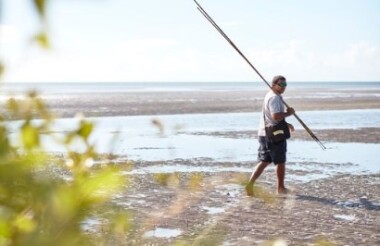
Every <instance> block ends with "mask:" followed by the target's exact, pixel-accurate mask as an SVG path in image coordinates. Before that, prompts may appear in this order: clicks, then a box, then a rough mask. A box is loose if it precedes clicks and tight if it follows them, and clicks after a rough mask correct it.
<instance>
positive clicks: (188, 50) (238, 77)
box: [4, 38, 380, 82]
mask: <svg viewBox="0 0 380 246" xmlns="http://www.w3.org/2000/svg"><path fill="white" fill-rule="evenodd" d="M246 56H247V57H248V59H250V60H251V62H252V63H253V65H254V66H255V67H256V68H257V69H258V70H259V71H260V73H261V74H262V75H263V76H264V77H265V78H266V79H267V80H270V79H271V78H272V77H273V76H274V75H277V74H283V75H285V76H286V77H287V78H288V79H289V80H290V81H310V80H312V81H318V80H320V81H321V80H323V81H338V80H340V81H363V80H364V81H368V80H378V78H379V77H380V47H379V45H377V44H374V43H369V42H358V43H353V44H350V45H346V46H345V47H344V46H343V45H342V47H341V48H340V49H339V50H333V51H323V50H322V51H321V50H320V49H319V47H316V46H314V45H313V44H311V43H308V42H306V41H303V40H292V41H290V42H288V43H278V44H276V45H273V46H272V47H271V48H268V49H248V50H247V53H246ZM25 60H26V61H29V62H24V63H22V64H17V66H14V67H13V68H10V69H8V70H9V71H7V74H8V75H7V76H5V78H4V79H5V81H32V82H35V81H41V82H42V81H46V82H50V81H60V82H65V81H75V82H81V81H254V80H260V78H259V77H258V76H257V75H256V74H255V72H254V71H252V69H251V68H250V67H249V66H248V64H246V63H245V61H244V60H243V59H241V57H239V55H238V54H236V53H235V52H234V51H233V50H231V49H223V50H221V51H220V52H219V51H216V50H210V49H209V47H203V46H202V47H195V46H193V45H191V44H190V45H189V44H188V43H183V42H180V41H178V40H175V39H159V38H151V39H130V40H124V41H120V42H118V43H117V42H115V44H114V45H112V46H108V47H107V48H103V49H99V50H97V51H96V52H91V53H86V52H84V53H78V52H75V51H71V52H70V51H68V50H61V51H53V52H51V53H48V54H41V53H33V55H32V56H30V57H29V58H28V59H25Z"/></svg>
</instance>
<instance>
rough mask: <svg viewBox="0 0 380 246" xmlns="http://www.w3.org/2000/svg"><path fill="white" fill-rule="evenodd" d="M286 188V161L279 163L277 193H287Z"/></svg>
mask: <svg viewBox="0 0 380 246" xmlns="http://www.w3.org/2000/svg"><path fill="white" fill-rule="evenodd" d="M286 192H287V189H286V188H285V163H279V164H277V193H278V194H286Z"/></svg>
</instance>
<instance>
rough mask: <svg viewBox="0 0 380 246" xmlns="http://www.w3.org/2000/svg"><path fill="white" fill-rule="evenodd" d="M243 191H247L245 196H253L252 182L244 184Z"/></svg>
mask: <svg viewBox="0 0 380 246" xmlns="http://www.w3.org/2000/svg"><path fill="white" fill-rule="evenodd" d="M245 191H246V192H247V196H254V195H255V194H254V193H253V184H251V183H248V184H247V185H246V186H245Z"/></svg>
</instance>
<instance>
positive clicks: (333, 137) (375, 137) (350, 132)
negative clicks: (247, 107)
mask: <svg viewBox="0 0 380 246" xmlns="http://www.w3.org/2000/svg"><path fill="white" fill-rule="evenodd" d="M313 133H314V134H315V135H316V136H318V139H319V140H321V141H329V142H340V143H352V142H355V143H380V127H366V128H358V129H316V130H313ZM193 134H194V135H210V136H218V137H226V138H253V139H254V138H257V130H256V131H224V132H207V133H205V132H195V133H193ZM291 135H292V136H291V138H292V139H296V140H305V141H313V139H312V138H311V137H310V135H309V134H308V133H307V132H306V131H304V130H303V129H297V130H296V131H294V132H292V133H291Z"/></svg>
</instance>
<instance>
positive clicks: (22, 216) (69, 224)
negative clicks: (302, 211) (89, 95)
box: [0, 92, 129, 245]
mask: <svg viewBox="0 0 380 246" xmlns="http://www.w3.org/2000/svg"><path fill="white" fill-rule="evenodd" d="M7 106H8V107H7V108H8V113H9V114H11V115H16V116H18V118H21V119H22V120H21V123H20V124H19V127H18V128H17V129H13V128H12V130H10V129H9V128H10V127H9V124H10V122H4V121H1V122H0V245H53V244H54V245H82V244H84V243H85V244H91V243H92V241H91V236H90V234H87V233H85V232H84V230H83V229H81V223H83V222H84V221H85V220H86V219H87V218H89V217H91V216H92V215H93V214H96V211H98V210H99V209H100V208H101V207H102V206H104V205H105V204H106V203H107V202H108V201H109V200H110V198H111V197H112V196H113V195H114V194H115V193H116V192H118V191H120V189H121V188H123V185H124V184H125V181H124V180H125V178H124V177H123V176H122V175H121V174H120V172H119V167H117V166H115V165H105V166H102V167H99V166H94V158H95V157H96V153H95V151H94V146H93V145H92V144H90V143H89V137H90V135H91V133H92V131H93V128H94V126H93V124H92V123H91V122H88V121H86V120H82V121H81V122H80V124H79V126H78V127H77V129H74V130H72V131H70V132H67V133H64V134H63V137H62V139H61V143H62V144H63V145H64V146H65V147H66V149H67V157H65V159H66V164H67V165H66V166H64V165H61V166H60V168H61V169H62V171H64V172H66V173H67V174H68V175H69V177H70V178H69V179H67V178H66V179H65V177H64V175H60V176H59V175H58V176H59V177H60V178H57V176H56V175H50V173H49V172H46V169H47V167H48V166H49V165H59V160H57V159H54V158H52V157H51V156H50V155H49V154H48V153H45V152H44V151H43V146H42V144H41V143H42V140H41V139H42V137H47V136H49V135H51V133H49V132H51V131H50V128H51V126H52V124H53V122H54V120H53V117H52V115H51V114H50V113H49V112H48V110H47V108H46V106H45V105H44V103H43V101H42V100H41V99H40V98H38V96H37V95H36V93H34V92H31V93H29V95H28V96H27V97H26V98H25V99H24V100H15V99H9V101H8V103H7ZM35 117H38V118H39V119H40V120H33V119H34V118H35ZM2 118H3V117H2ZM73 141H77V142H78V141H81V142H82V143H83V144H84V146H85V148H84V149H83V150H82V151H81V152H78V151H77V150H75V147H73V146H72V142H73ZM14 142H15V143H14ZM61 162H62V160H61ZM66 176H67V175H66ZM113 218H117V219H115V220H113V219H110V220H108V222H109V223H106V224H110V226H109V228H108V230H109V231H108V233H110V234H112V232H115V233H116V234H120V233H121V232H122V231H125V230H128V228H129V225H128V215H126V214H122V215H120V216H119V214H118V213H116V214H114V215H113Z"/></svg>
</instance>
